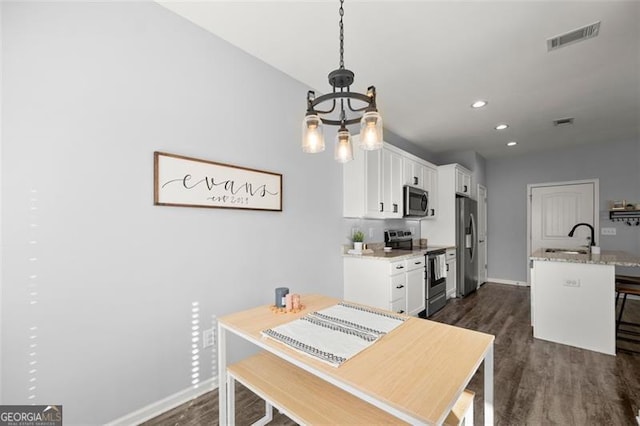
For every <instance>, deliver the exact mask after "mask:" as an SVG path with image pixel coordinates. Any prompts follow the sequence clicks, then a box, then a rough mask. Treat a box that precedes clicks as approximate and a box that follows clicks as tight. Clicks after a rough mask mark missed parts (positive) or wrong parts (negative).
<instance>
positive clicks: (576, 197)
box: [528, 182, 599, 254]
mask: <svg viewBox="0 0 640 426" xmlns="http://www.w3.org/2000/svg"><path fill="white" fill-rule="evenodd" d="M529 190H530V192H529V197H530V200H531V201H530V204H531V205H530V209H531V228H530V234H529V240H530V243H529V253H528V254H531V253H533V252H534V251H536V250H538V249H540V248H577V247H579V246H586V245H589V244H590V243H591V241H590V237H591V232H590V230H589V228H588V227H586V226H581V227H579V228H578V229H576V232H575V234H574V236H573V237H569V231H571V228H573V226H574V225H576V224H578V223H581V222H584V223H588V224H590V225H592V226H593V227H594V228H595V239H596V242H598V225H599V224H598V220H597V219H598V215H597V212H596V210H595V209H596V205H597V203H596V202H595V200H596V199H597V190H598V187H597V182H579V183H564V184H558V185H539V186H538V185H532V186H530V188H529Z"/></svg>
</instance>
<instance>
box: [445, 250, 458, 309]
mask: <svg viewBox="0 0 640 426" xmlns="http://www.w3.org/2000/svg"><path fill="white" fill-rule="evenodd" d="M445 257H446V262H447V299H450V298H452V297H456V292H457V291H456V286H457V280H456V249H447V252H446V254H445Z"/></svg>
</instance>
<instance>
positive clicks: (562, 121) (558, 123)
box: [553, 117, 575, 126]
mask: <svg viewBox="0 0 640 426" xmlns="http://www.w3.org/2000/svg"><path fill="white" fill-rule="evenodd" d="M573 120H575V118H573V117H569V118H558V119H557V120H553V125H554V126H568V125H570V124H573Z"/></svg>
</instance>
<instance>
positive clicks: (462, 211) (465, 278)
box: [456, 197, 478, 297]
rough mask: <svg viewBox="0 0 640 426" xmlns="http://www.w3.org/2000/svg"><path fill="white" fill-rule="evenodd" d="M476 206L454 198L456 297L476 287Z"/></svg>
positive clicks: (471, 201) (459, 198)
mask: <svg viewBox="0 0 640 426" xmlns="http://www.w3.org/2000/svg"><path fill="white" fill-rule="evenodd" d="M477 218H478V205H477V203H476V201H475V200H472V199H471V198H467V197H456V248H457V250H456V252H457V256H458V257H457V262H456V265H457V269H458V271H457V272H458V275H457V283H458V284H457V286H458V288H457V289H456V293H457V295H458V297H464V296H467V295H468V294H470V293H472V292H474V291H475V290H476V288H477V287H478V253H477V252H478V233H477V229H478V228H477V223H478V221H477Z"/></svg>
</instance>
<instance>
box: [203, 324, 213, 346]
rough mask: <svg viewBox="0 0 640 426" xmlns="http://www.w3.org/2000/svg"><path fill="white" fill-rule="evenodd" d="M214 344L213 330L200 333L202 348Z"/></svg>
mask: <svg viewBox="0 0 640 426" xmlns="http://www.w3.org/2000/svg"><path fill="white" fill-rule="evenodd" d="M215 344H216V335H215V330H214V329H213V328H210V329H208V330H204V331H203V332H202V347H203V348H208V347H211V346H213V345H215Z"/></svg>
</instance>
